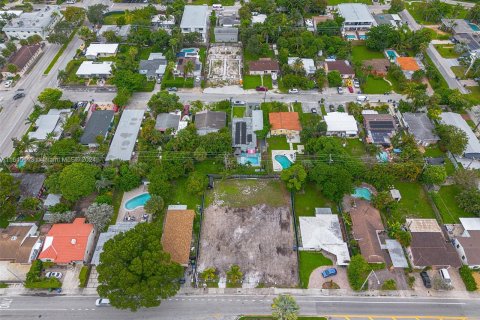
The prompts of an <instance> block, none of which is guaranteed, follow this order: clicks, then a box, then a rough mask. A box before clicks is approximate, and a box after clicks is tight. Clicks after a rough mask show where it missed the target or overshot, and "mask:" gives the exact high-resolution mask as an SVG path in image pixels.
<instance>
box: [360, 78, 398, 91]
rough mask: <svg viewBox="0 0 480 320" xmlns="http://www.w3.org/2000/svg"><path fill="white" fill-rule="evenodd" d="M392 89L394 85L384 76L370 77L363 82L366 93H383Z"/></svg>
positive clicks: (363, 89)
mask: <svg viewBox="0 0 480 320" xmlns="http://www.w3.org/2000/svg"><path fill="white" fill-rule="evenodd" d="M391 90H392V86H391V85H390V84H389V83H388V82H387V81H385V80H383V78H374V77H368V78H367V81H366V82H365V83H364V84H362V91H363V93H366V94H383V93H385V92H387V91H391Z"/></svg>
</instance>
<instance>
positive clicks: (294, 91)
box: [288, 88, 298, 93]
mask: <svg viewBox="0 0 480 320" xmlns="http://www.w3.org/2000/svg"><path fill="white" fill-rule="evenodd" d="M288 93H298V89H295V88H293V89H289V90H288Z"/></svg>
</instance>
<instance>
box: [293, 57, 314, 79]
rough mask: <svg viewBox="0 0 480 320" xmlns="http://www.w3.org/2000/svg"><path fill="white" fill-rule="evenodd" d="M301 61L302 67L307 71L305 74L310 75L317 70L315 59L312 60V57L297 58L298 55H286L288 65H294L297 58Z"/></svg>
mask: <svg viewBox="0 0 480 320" xmlns="http://www.w3.org/2000/svg"><path fill="white" fill-rule="evenodd" d="M299 59H300V61H302V65H303V69H304V70H305V72H306V73H307V75H312V74H314V73H315V71H316V70H317V67H315V61H313V59H309V58H298V57H288V65H289V66H290V67H292V66H293V65H295V63H296V62H297V60H299Z"/></svg>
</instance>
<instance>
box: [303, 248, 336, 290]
mask: <svg viewBox="0 0 480 320" xmlns="http://www.w3.org/2000/svg"><path fill="white" fill-rule="evenodd" d="M299 255H300V261H299V263H298V264H299V268H300V286H301V287H302V288H308V281H309V279H310V274H311V273H312V271H313V270H315V269H317V268H318V267H321V266H331V265H333V264H332V260H330V259H328V258H326V257H325V256H324V255H323V254H321V253H320V252H312V251H300V252H299Z"/></svg>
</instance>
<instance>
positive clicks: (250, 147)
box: [232, 107, 263, 167]
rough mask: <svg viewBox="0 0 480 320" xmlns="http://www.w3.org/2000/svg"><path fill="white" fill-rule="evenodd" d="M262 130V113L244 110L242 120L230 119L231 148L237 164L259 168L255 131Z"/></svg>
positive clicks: (259, 157)
mask: <svg viewBox="0 0 480 320" xmlns="http://www.w3.org/2000/svg"><path fill="white" fill-rule="evenodd" d="M262 129H263V111H262V110H252V109H251V108H250V107H248V108H246V110H245V115H244V117H243V118H232V147H233V148H234V154H235V156H236V157H237V161H238V163H239V164H243V165H251V166H254V167H258V166H260V159H261V155H260V151H259V149H258V144H257V135H256V133H255V131H258V130H262Z"/></svg>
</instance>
